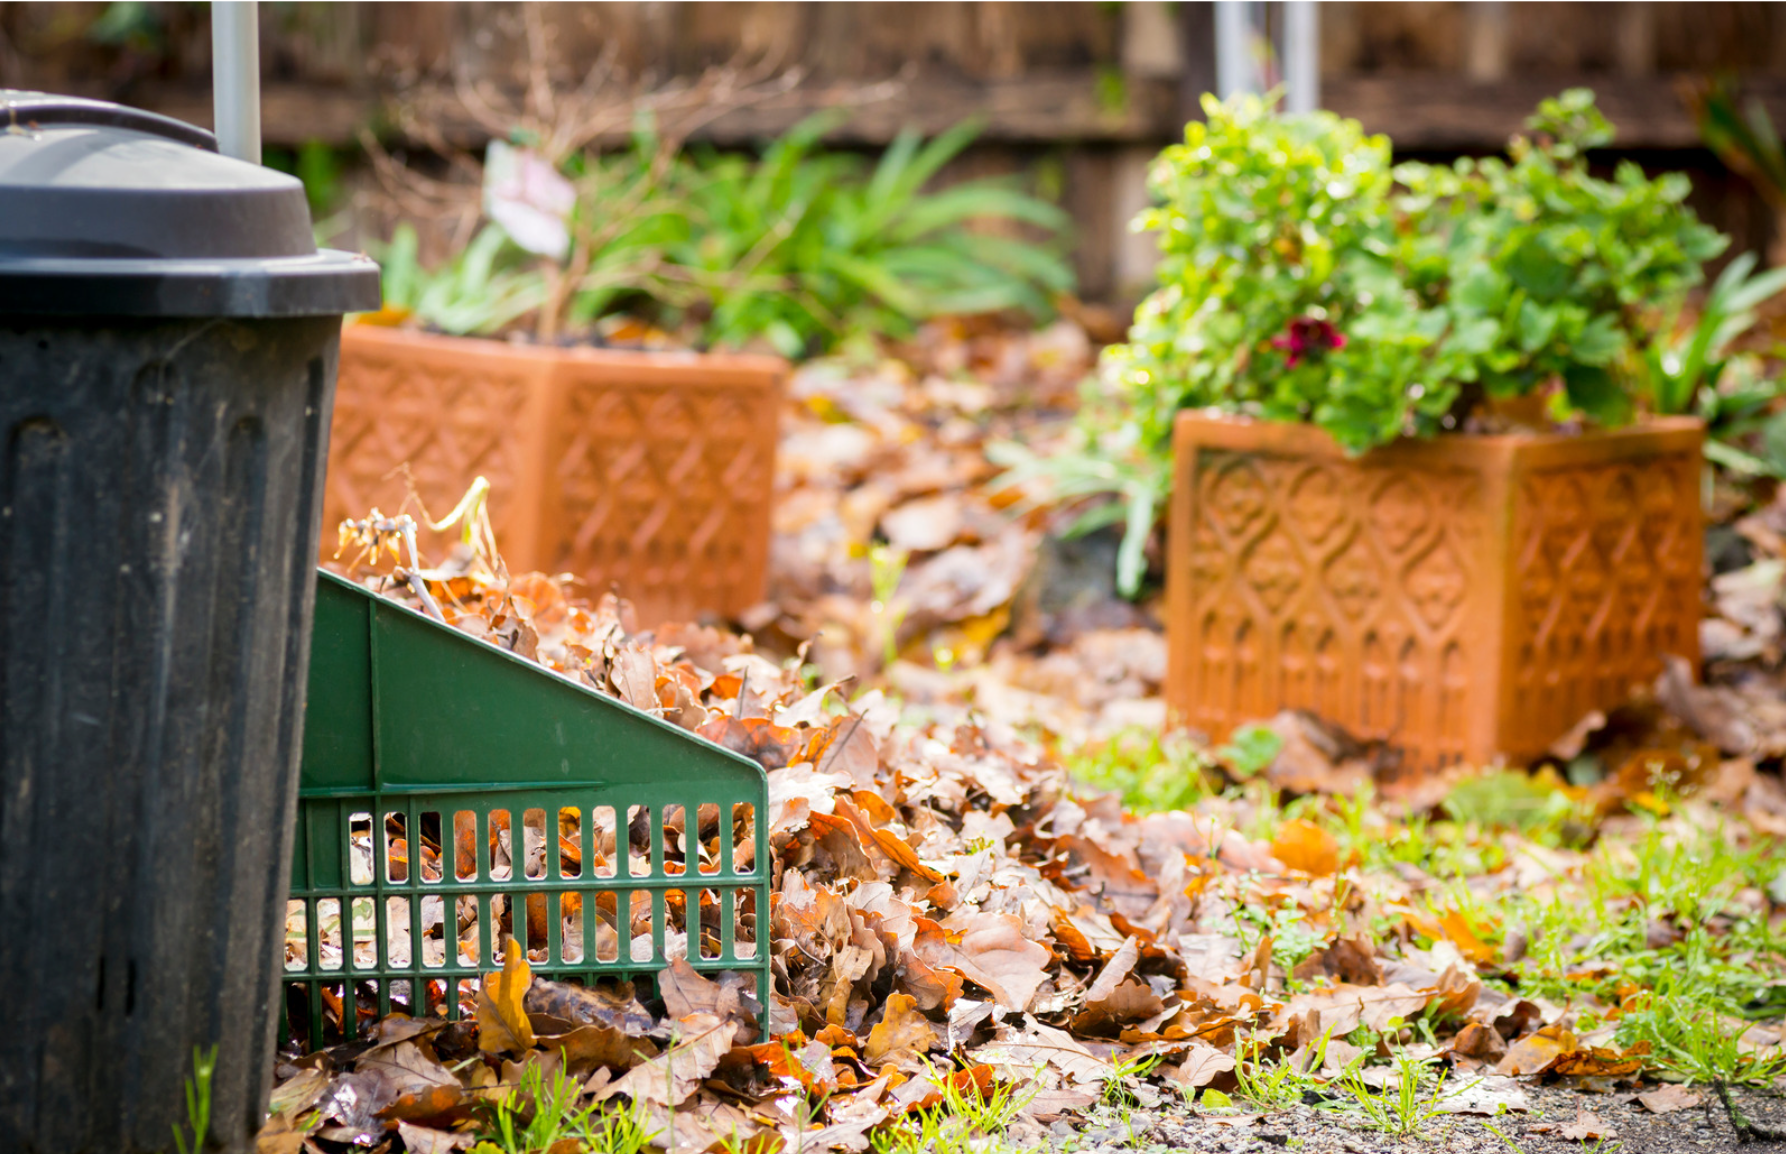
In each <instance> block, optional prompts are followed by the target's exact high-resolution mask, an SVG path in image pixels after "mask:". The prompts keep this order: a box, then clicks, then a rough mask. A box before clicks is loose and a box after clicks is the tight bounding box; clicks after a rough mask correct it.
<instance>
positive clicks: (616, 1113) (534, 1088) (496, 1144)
mask: <svg viewBox="0 0 1786 1154" xmlns="http://www.w3.org/2000/svg"><path fill="white" fill-rule="evenodd" d="M582 1092H583V1088H582V1084H581V1083H580V1082H578V1081H577V1080H576V1079H574V1078H570V1077H567V1076H566V1075H565V1073H564V1071H563V1070H562V1069H560V1070H554V1071H553V1072H552V1077H551V1079H550V1081H548V1080H547V1078H546V1075H545V1073H544V1072H543V1071H542V1069H541V1068H540V1067H539V1066H538V1065H529V1066H528V1067H527V1069H526V1070H525V1071H523V1073H522V1075H521V1084H520V1085H519V1086H518V1087H516V1088H515V1089H513V1090H511V1091H509V1092H508V1093H507V1094H505V1095H504V1096H503V1097H502V1098H500V1099H498V1100H497V1101H496V1102H495V1103H493V1104H492V1105H491V1106H490V1108H489V1113H488V1116H487V1119H486V1124H485V1127H484V1130H483V1133H482V1134H481V1135H480V1141H479V1142H478V1144H477V1145H476V1146H474V1147H473V1148H472V1154H543V1152H544V1151H548V1150H551V1149H552V1148H553V1147H554V1146H555V1145H557V1144H558V1143H560V1142H564V1141H567V1140H575V1141H578V1142H580V1143H582V1144H583V1147H584V1148H585V1149H586V1150H588V1151H590V1152H591V1154H640V1151H642V1150H644V1149H645V1148H646V1147H647V1146H649V1145H650V1144H651V1142H652V1140H653V1139H654V1138H656V1137H657V1132H656V1131H655V1130H652V1129H650V1128H648V1127H647V1126H646V1124H645V1117H644V1112H643V1111H642V1110H640V1109H638V1108H637V1107H631V1106H629V1107H617V1106H607V1107H604V1106H602V1105H600V1104H598V1103H593V1102H592V1103H590V1104H589V1105H587V1106H579V1105H578V1102H579V1100H580V1099H581V1097H582Z"/></svg>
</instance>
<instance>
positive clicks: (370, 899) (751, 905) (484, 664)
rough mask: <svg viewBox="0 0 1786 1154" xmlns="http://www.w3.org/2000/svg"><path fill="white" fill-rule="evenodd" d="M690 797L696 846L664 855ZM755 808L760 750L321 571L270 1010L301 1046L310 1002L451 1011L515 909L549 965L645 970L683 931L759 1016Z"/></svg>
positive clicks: (761, 986)
mask: <svg viewBox="0 0 1786 1154" xmlns="http://www.w3.org/2000/svg"><path fill="white" fill-rule="evenodd" d="M561 812H562V813H563V815H564V816H565V817H566V818H569V819H570V824H571V825H572V826H573V827H574V829H573V830H572V832H571V833H570V834H569V835H568V836H561V835H560V833H559V817H560V814H561ZM573 813H574V817H573V816H572V814H573ZM690 814H693V815H696V817H697V821H698V828H699V831H700V835H701V836H700V838H699V840H700V843H701V846H700V848H699V849H697V850H696V852H695V853H694V854H693V855H692V856H691V855H686V854H685V855H683V856H684V859H685V862H687V861H692V865H691V866H690V868H689V869H688V871H687V872H676V871H678V870H679V869H681V868H682V866H681V863H676V862H672V861H669V860H668V859H667V857H666V853H665V851H666V848H668V846H667V844H666V842H667V840H670V839H673V840H674V844H675V845H676V847H678V848H681V847H683V846H685V845H686V844H687V843H686V840H685V837H686V835H685V832H684V833H682V834H679V833H678V830H679V829H682V830H684V831H685V830H686V826H687V823H688V815H690ZM767 819H768V785H767V779H766V778H765V776H764V773H763V769H762V767H761V766H759V765H758V764H757V763H756V762H754V761H750V760H749V759H747V758H744V757H740V756H738V755H736V754H733V753H731V752H729V751H727V750H724V749H721V748H719V747H718V746H715V745H713V744H711V743H709V742H706V741H703V740H701V739H700V738H697V737H694V736H692V735H691V734H688V733H686V732H684V731H682V730H680V729H678V728H676V727H675V726H673V725H670V724H668V723H667V722H665V721H663V720H661V719H659V718H655V717H652V716H650V715H648V714H646V713H642V712H640V711H639V710H636V709H633V708H631V707H630V706H627V705H625V704H622V703H621V702H618V701H616V700H614V699H613V698H610V697H607V696H604V695H602V694H600V693H597V692H595V691H594V690H591V689H588V688H585V687H583V686H580V685H577V684H575V683H574V682H572V681H569V680H568V679H566V678H563V677H560V676H558V675H557V674H554V673H552V672H550V671H549V670H547V669H545V668H543V667H542V666H540V665H538V664H537V663H535V662H533V661H529V660H526V659H524V658H521V657H517V656H515V655H514V654H511V653H509V652H507V651H505V650H503V649H501V648H498V647H497V646H494V645H491V644H488V643H486V642H483V641H479V640H477V639H475V638H473V637H470V636H468V635H466V634H464V633H461V632H460V631H458V630H456V629H452V628H450V627H448V626H445V625H441V624H439V623H438V622H435V621H434V620H432V619H430V618H428V617H426V616H424V615H422V614H420V613H416V612H414V611H412V610H410V609H407V608H405V607H404V606H402V605H398V604H396V603H394V602H392V601H390V600H388V599H386V598H382V597H379V596H377V595H376V594H373V593H370V592H368V591H367V590H365V589H362V588H360V587H359V586H357V585H354V584H353V583H351V582H348V581H344V580H342V579H340V578H338V577H335V576H333V575H332V574H329V573H326V572H319V573H318V577H317V589H316V630H315V635H314V638H313V640H312V642H311V656H310V695H309V703H308V706H307V707H306V715H305V723H304V761H303V773H302V777H301V780H300V786H299V805H298V823H297V835H296V838H295V841H294V844H293V862H292V885H291V905H290V907H289V913H288V921H287V927H288V930H287V963H286V972H285V975H284V979H285V982H286V984H287V987H286V992H287V1002H288V1022H290V1023H291V1025H292V1026H293V1028H294V1030H295V1029H298V1028H300V1023H302V1027H303V1028H307V1030H308V1034H309V1042H310V1044H311V1046H313V1047H314V1046H321V1045H323V1044H325V1042H326V1041H328V1040H332V1038H325V1036H324V1035H325V1031H324V1024H325V1014H324V1009H325V998H327V999H329V1000H336V999H339V1000H341V1002H342V1004H344V1005H352V1006H356V1007H367V1008H369V1007H370V1004H371V1003H372V1002H373V1001H374V1000H375V1001H376V1006H377V1012H378V1014H379V1015H380V1016H383V1015H384V1014H387V1013H390V1012H391V1010H392V1009H393V1006H394V1005H395V1008H397V1009H401V1010H404V1011H405V1012H408V1013H411V1014H415V1015H417V1016H420V1015H421V1014H423V1013H436V1014H444V1015H445V1016H446V1017H448V1018H449V1019H457V1018H459V1017H460V1016H461V1014H462V1012H463V1005H464V1004H468V1003H471V1002H472V1001H473V993H474V991H475V989H476V985H475V983H476V981H477V978H478V976H479V975H480V974H481V973H486V972H489V971H491V970H493V969H496V968H498V967H499V966H500V964H501V957H502V942H503V937H502V935H503V934H504V933H513V934H514V936H515V937H516V938H517V939H521V938H522V930H523V927H524V928H525V931H526V935H527V936H526V939H525V940H527V941H528V943H529V946H530V950H531V951H533V953H534V958H535V959H536V960H533V961H532V967H533V971H534V973H536V974H538V975H541V976H546V977H554V978H567V977H573V978H583V979H594V978H603V977H610V978H612V977H617V978H625V979H630V980H639V979H647V980H648V979H649V978H650V977H651V976H652V975H654V974H655V973H656V972H658V971H659V970H661V969H662V968H663V967H664V966H665V965H667V964H668V962H669V959H670V957H671V956H673V955H672V954H671V953H670V952H669V950H668V949H667V946H668V945H669V941H668V939H670V938H671V936H672V935H677V934H681V935H684V938H685V950H684V952H683V956H685V957H686V958H687V959H688V961H689V962H690V964H692V965H693V966H694V967H695V968H696V969H698V970H702V971H707V972H712V971H719V970H735V971H738V972H741V973H746V974H750V975H752V976H753V977H754V978H755V981H756V986H757V994H758V998H759V1000H760V1001H761V1003H762V1006H763V1007H764V1012H763V1015H762V1018H763V1021H764V1024H765V1026H766V1025H767V1019H768V1014H767V1007H768V1005H769V988H770V987H769V981H770V979H769V946H768V938H767V929H768V911H769V878H768V866H767V863H768V852H769V848H768V838H767V834H766V829H767ZM505 822H506V824H507V827H508V837H507V842H506V849H507V857H508V864H507V868H506V869H505V868H504V865H503V860H502V859H503V856H504V853H503V849H504V846H503V838H502V835H501V832H500V827H501V826H502V825H503V824H504V823H505ZM493 823H494V825H495V826H496V827H497V829H496V830H494V831H493V830H492V825H493ZM536 825H537V826H538V827H540V828H539V830H538V831H537V832H536V830H535V828H534V827H535V826H536ZM418 832H419V834H420V835H421V836H420V841H421V843H423V844H424V845H431V846H433V847H438V855H437V856H434V860H433V862H432V863H430V862H429V861H427V860H425V859H427V858H428V857H430V856H433V855H431V854H430V853H429V851H428V850H422V851H420V852H418V850H417V848H416V847H417V845H418V838H417V833H418ZM610 837H611V838H612V839H613V843H614V845H615V846H620V845H624V846H626V847H627V848H626V849H625V850H623V851H621V850H614V849H611V848H610V847H609V846H608V840H607V839H608V838H610ZM493 842H494V843H495V844H494V845H493ZM647 842H648V843H649V845H648V852H647V846H646V843H647ZM635 847H636V848H635ZM592 850H594V851H596V852H591V851H592ZM418 861H420V865H421V868H419V869H418V868H415V867H416V866H417V864H418ZM462 865H463V866H465V867H467V868H466V869H465V870H463V871H462V870H461V866H462ZM536 895H537V896H536ZM528 898H533V901H532V903H531V904H530V903H529V902H528V900H527V899H528ZM691 907H692V908H693V909H695V910H697V911H698V913H699V921H698V928H697V930H696V932H693V933H691V932H690V931H689V925H688V911H689V910H690V908H691ZM523 909H526V910H527V911H528V912H527V914H525V915H524V914H523V913H522V911H523ZM623 911H624V916H622V912H623ZM567 919H568V920H567ZM436 922H438V923H439V924H440V926H441V929H440V930H439V931H434V930H433V926H434V925H435V923H436ZM349 931H351V932H349ZM436 936H438V938H439V945H438V947H436V945H435V938H436ZM461 942H463V943H464V945H463V947H462V946H461ZM542 948H543V949H544V950H545V960H543V961H541V960H537V958H538V957H539V955H538V953H537V951H538V950H539V949H542ZM293 955H295V956H293ZM350 989H351V990H352V996H351V997H350V996H349V990H350ZM359 1016H360V1012H358V1011H355V1010H347V1009H343V1010H342V1012H341V1013H340V1019H341V1022H342V1025H343V1030H342V1034H343V1036H344V1037H347V1038H351V1037H353V1036H354V1035H355V1033H356V1032H357V1030H358V1028H359V1022H358V1018H359ZM306 1019H307V1020H306Z"/></svg>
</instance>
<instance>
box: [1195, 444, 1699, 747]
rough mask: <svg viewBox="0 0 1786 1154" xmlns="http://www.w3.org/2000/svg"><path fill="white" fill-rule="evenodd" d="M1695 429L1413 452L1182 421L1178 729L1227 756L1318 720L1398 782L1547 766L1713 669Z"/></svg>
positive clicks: (1411, 447)
mask: <svg viewBox="0 0 1786 1154" xmlns="http://www.w3.org/2000/svg"><path fill="white" fill-rule="evenodd" d="M1703 439H1704V430H1703V428H1702V427H1701V425H1700V424H1699V422H1697V421H1695V420H1692V419H1688V418H1674V419H1669V420H1659V421H1655V422H1652V423H1650V424H1647V425H1644V426H1641V427H1637V428H1631V429H1622V430H1617V431H1612V432H1597V433H1590V434H1586V435H1583V436H1574V437H1569V436H1492V437H1463V436H1459V437H1449V438H1442V439H1438V440H1432V441H1405V442H1398V443H1397V444H1394V445H1391V446H1388V447H1386V448H1383V449H1379V450H1376V451H1374V452H1371V453H1368V454H1365V455H1364V456H1362V457H1359V458H1349V457H1347V456H1346V454H1345V453H1344V452H1343V451H1342V450H1341V449H1340V448H1339V446H1338V445H1336V444H1335V443H1334V442H1333V440H1332V439H1331V438H1329V437H1328V436H1327V435H1326V434H1325V433H1323V432H1321V431H1320V430H1318V429H1316V428H1313V427H1312V426H1303V425H1286V424H1271V423H1264V422H1249V421H1240V420H1232V419H1223V418H1219V417H1210V416H1204V415H1201V414H1195V413H1186V414H1183V415H1181V416H1180V417H1179V419H1178V424H1177V428H1176V437H1175V442H1176V443H1175V463H1174V470H1175V475H1174V478H1173V481H1174V485H1173V498H1172V511H1171V522H1170V541H1169V561H1168V577H1167V600H1168V606H1169V623H1170V645H1171V662H1170V667H1169V671H1168V679H1167V697H1168V701H1169V702H1170V704H1171V707H1172V709H1173V712H1174V716H1175V718H1176V719H1177V720H1179V721H1180V722H1182V723H1186V724H1189V725H1192V726H1195V727H1196V728H1198V729H1201V730H1203V731H1204V732H1206V733H1208V734H1210V735H1211V736H1213V737H1217V738H1224V737H1226V736H1227V735H1228V733H1229V731H1231V730H1232V728H1233V727H1234V726H1236V725H1238V724H1240V723H1242V722H1246V721H1250V720H1256V719H1261V718H1266V717H1269V716H1271V715H1272V714H1274V713H1276V712H1277V711H1278V710H1280V709H1284V708H1301V709H1309V710H1313V711H1314V712H1316V713H1318V714H1321V715H1322V716H1324V717H1327V718H1330V719H1332V720H1334V721H1337V722H1339V723H1341V724H1342V725H1344V726H1346V727H1347V728H1349V729H1351V730H1352V731H1353V732H1355V733H1358V734H1359V735H1361V736H1365V737H1371V738H1381V739H1386V740H1388V741H1390V742H1392V743H1394V744H1396V745H1398V746H1400V747H1401V748H1402V750H1403V751H1404V753H1405V757H1404V760H1403V763H1402V770H1403V771H1404V772H1418V771H1421V770H1426V769H1431V768H1436V767H1440V766H1444V765H1450V764H1454V763H1459V762H1462V763H1467V764H1471V765H1476V764H1485V763H1487V762H1490V761H1492V760H1493V759H1495V758H1496V757H1497V756H1505V757H1508V758H1510V759H1518V758H1525V757H1530V756H1533V755H1536V754H1538V753H1541V752H1542V751H1543V750H1544V749H1545V748H1546V747H1547V746H1548V745H1549V744H1550V743H1551V742H1553V741H1554V740H1555V739H1556V738H1557V737H1559V736H1561V735H1562V734H1563V733H1565V732H1566V731H1567V730H1568V729H1569V728H1570V727H1571V726H1572V725H1574V724H1575V723H1576V722H1577V721H1579V720H1580V719H1581V717H1582V716H1583V715H1584V714H1586V713H1587V712H1588V711H1590V710H1592V709H1596V708H1603V707H1606V706H1610V705H1615V704H1617V703H1619V702H1621V701H1623V700H1625V698H1626V695H1627V694H1628V692H1629V691H1630V689H1631V687H1632V685H1633V684H1635V683H1639V682H1644V681H1648V680H1650V679H1652V678H1653V677H1654V676H1655V675H1656V672H1657V671H1658V670H1659V669H1660V667H1661V663H1662V658H1663V657H1664V655H1666V654H1679V655H1681V656H1683V657H1685V658H1687V659H1688V660H1690V661H1695V662H1696V661H1697V658H1698V654H1699V639H1698V627H1699V615H1700V614H1699V608H1700V558H1701V554H1702V551H1703V545H1702V542H1701V537H1700V512H1699V483H1700V444H1701V442H1702V440H1703Z"/></svg>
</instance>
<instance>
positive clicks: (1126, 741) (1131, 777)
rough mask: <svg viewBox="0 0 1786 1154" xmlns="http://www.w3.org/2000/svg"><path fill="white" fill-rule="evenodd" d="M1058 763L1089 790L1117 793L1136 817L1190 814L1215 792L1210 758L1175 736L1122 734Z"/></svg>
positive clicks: (1143, 731) (1137, 729)
mask: <svg viewBox="0 0 1786 1154" xmlns="http://www.w3.org/2000/svg"><path fill="white" fill-rule="evenodd" d="M1063 762H1064V764H1065V766H1066V768H1067V772H1068V773H1070V774H1072V775H1073V776H1074V777H1075V778H1077V779H1078V780H1079V781H1082V782H1084V783H1085V784H1086V785H1088V786H1091V787H1092V788H1093V789H1098V790H1107V791H1110V792H1113V793H1120V794H1121V795H1122V799H1123V804H1124V805H1125V806H1127V807H1128V808H1130V809H1132V810H1134V811H1136V812H1137V813H1163V812H1166V811H1169V810H1179V809H1190V808H1191V807H1193V806H1195V805H1196V804H1197V803H1198V802H1199V801H1202V800H1203V799H1204V798H1206V797H1209V796H1211V795H1212V794H1213V793H1215V777H1214V767H1213V764H1212V762H1211V761H1210V759H1209V755H1208V754H1207V753H1205V752H1204V751H1203V750H1202V749H1201V748H1199V747H1198V746H1197V745H1196V743H1195V742H1193V741H1191V740H1190V739H1189V738H1186V737H1184V736H1182V735H1178V734H1171V733H1167V734H1162V733H1160V732H1158V731H1157V730H1151V729H1143V728H1140V727H1135V728H1132V729H1125V730H1123V731H1121V732H1120V733H1117V734H1116V735H1114V736H1112V737H1109V738H1107V739H1105V740H1103V741H1099V742H1094V743H1090V744H1087V745H1084V746H1082V747H1080V748H1079V749H1077V750H1075V751H1072V752H1070V753H1068V754H1067V755H1066V756H1065V758H1064V759H1063Z"/></svg>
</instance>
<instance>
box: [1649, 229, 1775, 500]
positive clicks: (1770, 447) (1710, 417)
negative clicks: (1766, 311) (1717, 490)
mask: <svg viewBox="0 0 1786 1154" xmlns="http://www.w3.org/2000/svg"><path fill="white" fill-rule="evenodd" d="M1754 269H1755V255H1754V254H1753V253H1742V254H1739V255H1738V256H1737V257H1736V258H1735V259H1733V260H1732V261H1731V262H1730V264H1728V265H1727V266H1725V269H1724V271H1723V272H1722V273H1721V274H1719V276H1718V279H1717V280H1716V281H1714V282H1713V283H1712V287H1711V290H1710V291H1709V292H1708V293H1707V294H1706V298H1705V301H1704V303H1703V304H1702V305H1701V307H1700V311H1699V317H1698V320H1697V321H1696V322H1695V323H1694V325H1693V326H1692V327H1691V328H1688V329H1685V330H1682V331H1679V332H1676V333H1672V334H1671V335H1669V336H1666V337H1664V338H1662V339H1659V340H1658V341H1656V343H1655V344H1653V345H1651V346H1650V348H1649V350H1648V363H1649V365H1648V367H1649V374H1650V383H1651V404H1652V406H1653V407H1654V409H1655V411H1657V412H1659V413H1691V414H1693V415H1695V416H1698V417H1701V418H1703V419H1704V421H1705V423H1706V446H1705V455H1706V457H1707V458H1708V459H1709V460H1711V461H1712V462H1713V463H1715V464H1718V465H1721V466H1723V467H1724V468H1727V469H1731V470H1733V471H1735V472H1738V473H1745V474H1749V475H1760V476H1773V477H1780V476H1786V414H1782V413H1779V412H1776V411H1775V402H1776V401H1777V400H1778V399H1779V397H1780V396H1781V394H1782V391H1783V386H1782V382H1781V380H1780V378H1779V377H1778V375H1777V374H1775V373H1772V372H1769V371H1768V369H1767V366H1766V365H1765V364H1764V363H1763V362H1762V359H1761V358H1760V357H1757V356H1753V355H1745V354H1741V353H1733V352H1732V351H1731V347H1732V345H1733V344H1734V343H1735V342H1736V341H1738V340H1740V339H1742V338H1743V337H1745V336H1747V335H1748V334H1749V333H1750V332H1751V330H1753V329H1754V327H1755V325H1756V315H1755V310H1756V308H1757V307H1759V306H1760V305H1762V304H1764V303H1765V302H1767V301H1768V300H1770V299H1772V298H1773V297H1775V296H1777V295H1778V294H1779V293H1780V292H1781V291H1783V290H1786V269H1772V270H1770V271H1767V272H1760V273H1757V272H1755V271H1754Z"/></svg>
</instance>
